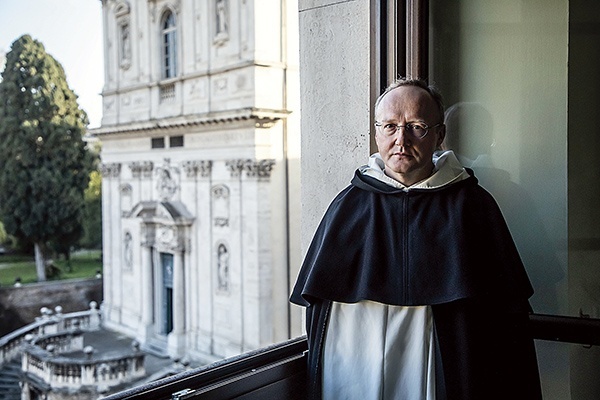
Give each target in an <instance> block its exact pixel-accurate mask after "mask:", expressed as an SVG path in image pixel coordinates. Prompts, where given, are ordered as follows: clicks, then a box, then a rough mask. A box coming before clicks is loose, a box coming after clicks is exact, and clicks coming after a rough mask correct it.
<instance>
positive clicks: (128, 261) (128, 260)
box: [123, 232, 133, 269]
mask: <svg viewBox="0 0 600 400" xmlns="http://www.w3.org/2000/svg"><path fill="white" fill-rule="evenodd" d="M132 241H133V237H132V236H131V233H129V232H125V237H124V239H123V260H124V261H125V267H126V268H127V269H131V268H132V267H133V245H132Z"/></svg>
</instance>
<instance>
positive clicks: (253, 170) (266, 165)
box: [225, 159, 275, 178]
mask: <svg viewBox="0 0 600 400" xmlns="http://www.w3.org/2000/svg"><path fill="white" fill-rule="evenodd" d="M225 165H226V166H227V167H228V168H229V172H230V174H231V177H232V178H237V177H239V176H240V175H241V173H242V171H246V176H247V177H248V178H270V177H271V171H272V170H273V165H275V160H273V159H265V160H251V159H246V160H229V161H226V162H225Z"/></svg>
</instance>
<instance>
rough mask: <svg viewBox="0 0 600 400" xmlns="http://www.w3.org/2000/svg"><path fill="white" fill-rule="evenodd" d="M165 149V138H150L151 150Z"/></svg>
mask: <svg viewBox="0 0 600 400" xmlns="http://www.w3.org/2000/svg"><path fill="white" fill-rule="evenodd" d="M164 147H165V138H164V137H158V138H152V148H153V149H163V148H164Z"/></svg>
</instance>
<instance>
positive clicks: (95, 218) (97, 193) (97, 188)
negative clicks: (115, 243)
mask: <svg viewBox="0 0 600 400" xmlns="http://www.w3.org/2000/svg"><path fill="white" fill-rule="evenodd" d="M84 198H85V209H84V218H83V236H82V238H81V240H80V241H79V245H80V247H82V248H84V249H100V248H102V175H101V174H100V172H99V171H98V170H94V171H92V172H91V173H90V182H89V184H88V187H87V189H86V190H85V193H84Z"/></svg>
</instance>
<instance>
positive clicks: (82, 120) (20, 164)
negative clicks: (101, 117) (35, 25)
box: [0, 35, 93, 281]
mask: <svg viewBox="0 0 600 400" xmlns="http://www.w3.org/2000/svg"><path fill="white" fill-rule="evenodd" d="M87 123H88V119H87V115H86V113H85V112H84V111H83V110H81V109H80V108H79V106H78V104H77V96H76V95H75V93H74V92H73V91H72V90H71V89H70V88H69V86H68V84H67V79H66V76H65V72H64V70H63V68H62V66H61V65H60V63H58V62H57V61H56V60H55V59H54V58H53V57H52V56H50V55H49V54H47V53H46V50H45V49H44V46H43V45H42V44H41V43H40V42H39V41H37V40H34V39H32V38H31V36H29V35H23V36H21V37H20V38H19V39H17V40H16V41H15V42H14V43H13V44H12V46H11V51H10V52H9V53H8V54H7V55H6V67H5V69H4V72H3V73H2V81H1V82H0V143H2V146H0V219H1V220H2V221H3V222H4V226H5V229H6V231H7V233H9V234H11V235H14V236H16V237H18V238H22V239H25V240H28V241H31V242H32V243H33V244H34V249H35V259H36V270H37V275H38V280H40V281H44V280H46V274H45V270H44V268H45V245H46V243H48V242H49V241H50V240H53V239H54V240H57V239H60V240H64V241H70V242H73V241H74V240H76V239H78V238H79V236H81V233H82V228H81V225H82V217H83V209H84V198H83V192H84V190H85V188H86V187H87V185H88V179H89V178H88V176H89V172H90V171H91V169H92V163H93V160H92V158H93V157H92V155H91V154H90V153H89V152H88V151H87V150H86V146H85V142H84V141H83V140H82V136H83V134H84V133H85V129H86V126H87Z"/></svg>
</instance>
